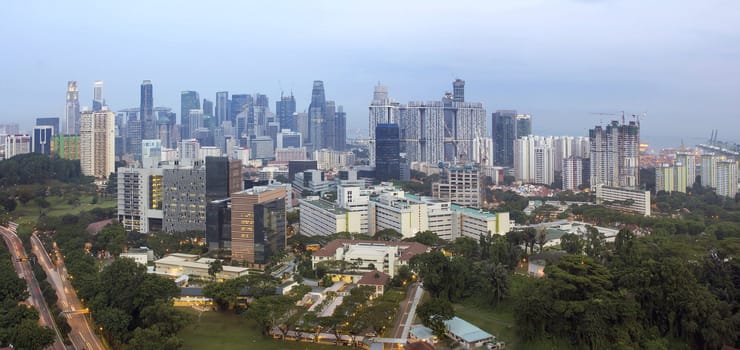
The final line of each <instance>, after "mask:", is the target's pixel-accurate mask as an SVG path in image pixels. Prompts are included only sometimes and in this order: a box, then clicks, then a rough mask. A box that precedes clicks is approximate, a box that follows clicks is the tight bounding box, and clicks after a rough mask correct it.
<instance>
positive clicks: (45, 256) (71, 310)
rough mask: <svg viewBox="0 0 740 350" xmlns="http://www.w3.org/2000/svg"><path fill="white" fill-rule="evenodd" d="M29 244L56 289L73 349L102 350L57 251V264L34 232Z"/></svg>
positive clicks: (101, 345)
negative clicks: (65, 315) (65, 314)
mask: <svg viewBox="0 0 740 350" xmlns="http://www.w3.org/2000/svg"><path fill="white" fill-rule="evenodd" d="M31 244H32V246H33V249H34V252H35V253H36V256H38V257H39V263H40V264H41V266H42V267H43V268H44V271H46V275H47V276H48V277H49V279H50V280H51V282H52V286H53V287H54V289H56V291H57V296H59V303H60V304H61V305H60V306H61V308H62V311H64V312H66V313H67V323H68V324H69V326H70V328H71V329H72V331H70V332H69V338H70V340H71V341H72V344H73V345H74V347H75V349H78V350H81V349H85V350H104V349H105V348H104V347H103V344H102V343H101V341H100V338H98V337H97V336H96V335H95V332H93V328H92V327H91V325H90V323H89V322H88V320H87V318H86V317H85V312H86V311H87V309H85V308H84V307H83V306H82V304H81V303H80V300H79V299H78V298H77V292H76V291H75V289H74V288H73V287H72V284H71V282H70V281H69V276H68V275H67V269H66V268H65V267H64V261H63V260H62V257H61V255H60V254H59V252H58V251H55V254H56V258H57V262H58V264H54V263H53V262H52V260H51V258H50V257H49V253H48V252H47V251H46V248H44V245H43V244H42V243H41V240H40V239H39V238H38V237H37V236H36V235H35V234H34V235H33V236H31Z"/></svg>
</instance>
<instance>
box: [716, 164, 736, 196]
mask: <svg viewBox="0 0 740 350" xmlns="http://www.w3.org/2000/svg"><path fill="white" fill-rule="evenodd" d="M737 182H738V178H737V161H734V160H722V161H719V162H717V194H718V195H720V196H724V197H730V198H732V197H735V194H737V188H738V186H737Z"/></svg>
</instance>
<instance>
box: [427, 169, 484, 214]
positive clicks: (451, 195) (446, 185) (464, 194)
mask: <svg viewBox="0 0 740 350" xmlns="http://www.w3.org/2000/svg"><path fill="white" fill-rule="evenodd" d="M432 196H433V197H435V198H438V199H442V200H446V201H450V202H452V203H453V204H457V205H461V206H464V207H473V208H480V204H481V201H480V199H481V195H480V169H479V167H478V166H477V165H474V164H468V165H452V166H449V167H446V168H443V169H442V171H441V172H440V174H439V182H435V183H432Z"/></svg>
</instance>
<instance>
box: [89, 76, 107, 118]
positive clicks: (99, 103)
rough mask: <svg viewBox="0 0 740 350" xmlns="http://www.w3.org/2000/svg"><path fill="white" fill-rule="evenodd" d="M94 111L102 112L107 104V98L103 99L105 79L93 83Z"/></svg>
mask: <svg viewBox="0 0 740 350" xmlns="http://www.w3.org/2000/svg"><path fill="white" fill-rule="evenodd" d="M92 106H93V112H100V111H102V110H103V106H105V100H104V99H103V81H102V80H96V81H95V83H93V102H92Z"/></svg>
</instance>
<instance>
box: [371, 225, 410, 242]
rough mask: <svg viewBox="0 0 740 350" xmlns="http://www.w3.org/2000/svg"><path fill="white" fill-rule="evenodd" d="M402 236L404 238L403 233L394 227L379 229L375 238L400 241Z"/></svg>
mask: <svg viewBox="0 0 740 350" xmlns="http://www.w3.org/2000/svg"><path fill="white" fill-rule="evenodd" d="M401 238H403V236H402V235H401V233H399V232H398V231H396V230H394V229H392V228H385V229H382V230H379V231H377V232H375V235H373V239H375V240H378V241H398V240H401Z"/></svg>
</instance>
